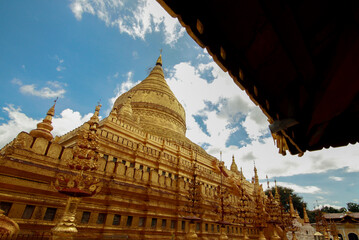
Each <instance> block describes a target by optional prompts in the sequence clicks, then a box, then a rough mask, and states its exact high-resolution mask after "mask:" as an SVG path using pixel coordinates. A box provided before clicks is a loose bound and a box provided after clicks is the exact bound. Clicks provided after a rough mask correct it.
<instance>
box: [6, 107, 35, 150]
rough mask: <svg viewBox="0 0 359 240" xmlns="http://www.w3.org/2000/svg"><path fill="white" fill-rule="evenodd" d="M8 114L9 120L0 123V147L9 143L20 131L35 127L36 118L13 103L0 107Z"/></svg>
mask: <svg viewBox="0 0 359 240" xmlns="http://www.w3.org/2000/svg"><path fill="white" fill-rule="evenodd" d="M2 109H3V111H4V112H5V113H6V114H7V115H8V117H9V121H8V122H6V123H2V124H1V125H0V147H3V146H4V145H5V144H7V143H9V142H10V141H11V140H12V139H13V138H15V137H16V135H17V134H18V133H20V132H21V131H30V130H31V129H34V128H35V127H36V124H37V123H38V122H39V121H38V120H35V119H32V118H30V117H28V116H26V115H25V114H24V113H22V112H21V109H20V108H16V107H14V106H13V105H9V106H7V107H3V108H2Z"/></svg>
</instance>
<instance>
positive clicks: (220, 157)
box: [219, 151, 222, 162]
mask: <svg viewBox="0 0 359 240" xmlns="http://www.w3.org/2000/svg"><path fill="white" fill-rule="evenodd" d="M219 160H220V161H221V162H222V151H220V152H219Z"/></svg>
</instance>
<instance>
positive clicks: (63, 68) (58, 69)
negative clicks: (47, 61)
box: [56, 65, 66, 72]
mask: <svg viewBox="0 0 359 240" xmlns="http://www.w3.org/2000/svg"><path fill="white" fill-rule="evenodd" d="M65 69H66V68H65V67H63V66H60V65H59V66H57V67H56V71H58V72H61V71H63V70H65Z"/></svg>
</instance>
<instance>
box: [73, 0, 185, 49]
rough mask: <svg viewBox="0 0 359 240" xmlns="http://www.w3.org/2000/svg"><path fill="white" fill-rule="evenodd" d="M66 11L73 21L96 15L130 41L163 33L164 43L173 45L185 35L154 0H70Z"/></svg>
mask: <svg viewBox="0 0 359 240" xmlns="http://www.w3.org/2000/svg"><path fill="white" fill-rule="evenodd" d="M70 8H71V10H72V12H73V13H74V15H75V17H76V19H77V20H81V19H82V16H83V14H85V13H88V14H91V15H96V16H97V17H98V18H99V19H100V20H102V21H104V22H105V23H106V25H107V26H111V27H118V29H119V31H120V32H121V33H127V34H128V35H130V36H131V37H133V38H140V39H143V40H144V39H145V36H146V35H147V34H150V33H152V32H159V31H160V30H163V32H164V35H165V43H166V44H170V45H173V44H174V43H175V42H176V41H177V40H178V39H179V38H180V37H182V36H183V34H184V32H185V30H184V28H182V27H181V25H180V24H179V22H178V20H177V19H175V18H172V17H171V16H170V15H169V14H168V13H167V12H166V11H165V10H164V9H163V8H162V7H161V6H160V5H159V3H157V2H156V1H155V0H138V1H121V0H72V2H71V4H70Z"/></svg>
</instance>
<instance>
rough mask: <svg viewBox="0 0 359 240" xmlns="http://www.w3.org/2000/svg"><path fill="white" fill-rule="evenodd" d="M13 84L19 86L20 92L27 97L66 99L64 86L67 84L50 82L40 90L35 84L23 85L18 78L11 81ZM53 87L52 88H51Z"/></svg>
mask: <svg viewBox="0 0 359 240" xmlns="http://www.w3.org/2000/svg"><path fill="white" fill-rule="evenodd" d="M11 83H12V84H15V85H19V86H20V88H19V90H20V92H21V93H22V94H25V95H32V96H37V97H41V98H56V97H60V98H61V97H64V94H65V93H66V90H65V89H64V88H63V85H65V86H66V84H63V83H60V82H56V81H48V82H46V85H48V86H44V87H42V88H40V89H38V88H37V87H36V85H35V84H23V82H22V81H21V80H19V79H17V78H14V79H12V80H11ZM50 87H52V88H50Z"/></svg>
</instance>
